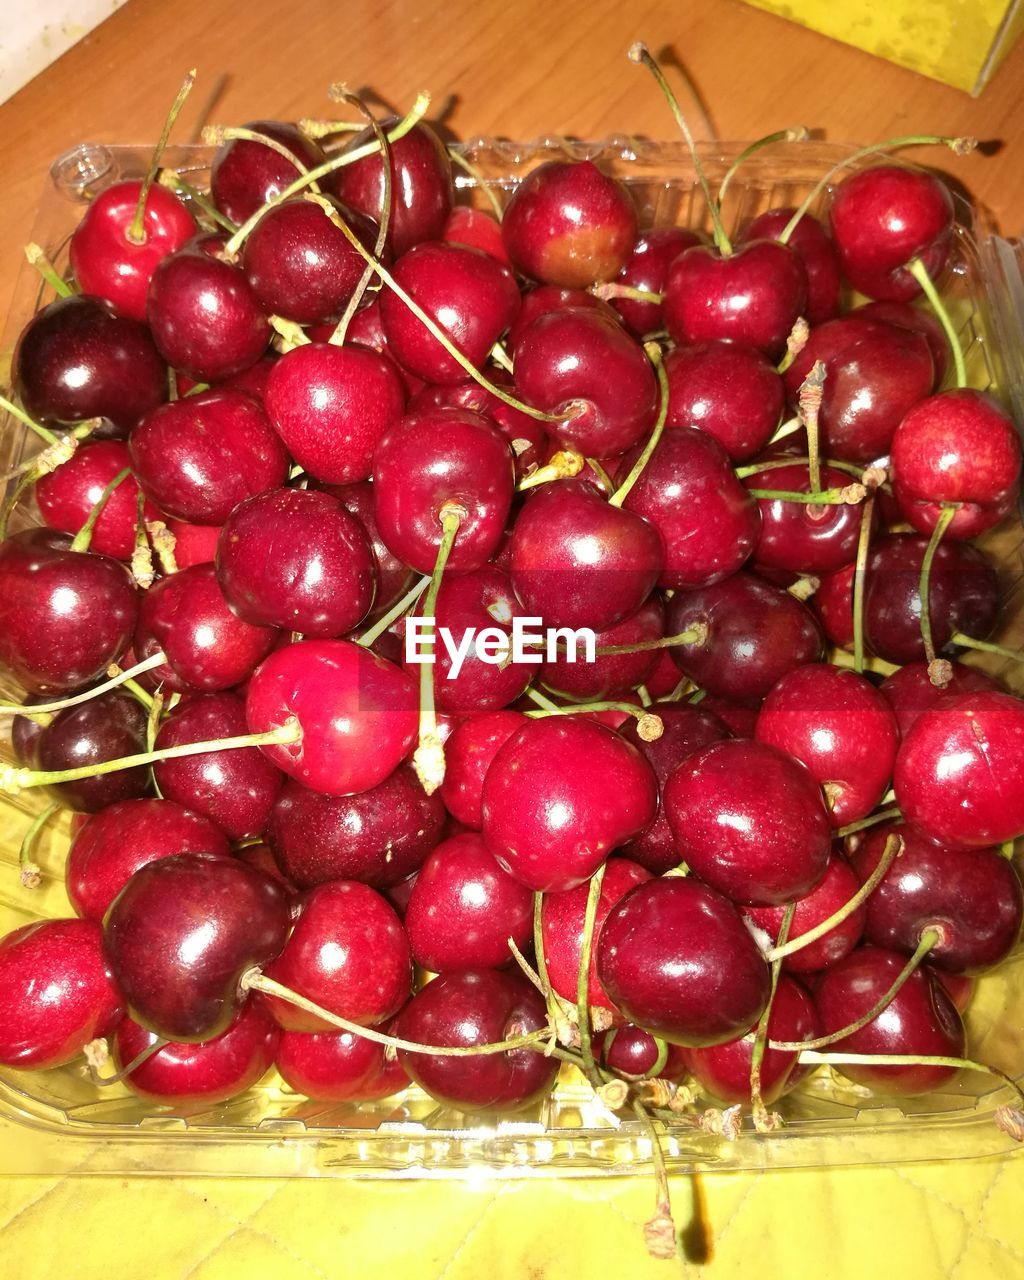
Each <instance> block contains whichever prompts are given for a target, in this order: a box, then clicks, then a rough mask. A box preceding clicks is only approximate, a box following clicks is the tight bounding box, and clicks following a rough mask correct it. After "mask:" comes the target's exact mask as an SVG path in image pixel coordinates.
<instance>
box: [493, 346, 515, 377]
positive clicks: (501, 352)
mask: <svg viewBox="0 0 1024 1280" xmlns="http://www.w3.org/2000/svg"><path fill="white" fill-rule="evenodd" d="M491 359H492V360H493V361H494V363H495V364H496V365H497V366H498V368H499V369H504V370H505V372H506V373H511V372H512V357H511V356H510V355H509V354H508V352H507V351H506V350H505V348H504V347H503V346H502V345H501V343H500V342H496V343H495V344H494V346H493V347H491Z"/></svg>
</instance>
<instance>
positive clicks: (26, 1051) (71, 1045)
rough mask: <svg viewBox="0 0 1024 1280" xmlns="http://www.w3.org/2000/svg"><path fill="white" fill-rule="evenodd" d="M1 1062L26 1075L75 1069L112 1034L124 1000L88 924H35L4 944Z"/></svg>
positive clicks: (0, 944) (0, 957)
mask: <svg viewBox="0 0 1024 1280" xmlns="http://www.w3.org/2000/svg"><path fill="white" fill-rule="evenodd" d="M0 1009H2V1010H3V1018H2V1019H0V1063H3V1065H4V1066H7V1067H17V1068H19V1069H24V1070H28V1069H31V1068H35V1069H39V1070H42V1069H46V1068H49V1067H61V1066H63V1065H64V1064H65V1063H67V1062H72V1061H73V1060H74V1059H75V1058H77V1057H78V1055H79V1054H80V1053H81V1052H82V1050H83V1049H84V1048H85V1046H86V1045H87V1044H88V1043H89V1041H90V1040H94V1039H96V1037H97V1036H105V1035H109V1034H110V1032H111V1031H112V1030H113V1029H114V1027H115V1026H116V1025H117V1023H118V1022H119V1021H120V1020H121V1018H122V1016H123V1015H124V1001H123V998H122V996H121V993H120V991H119V990H118V988H117V984H116V982H115V981H114V977H113V974H112V973H111V970H110V965H109V964H108V962H107V958H106V957H105V956H104V954H103V935H102V933H101V931H100V927H99V925H98V924H95V923H93V922H92V921H91V920H37V921H35V922H34V923H33V924H25V925H22V926H21V928H20V929H15V930H14V931H13V932H12V933H8V934H7V935H6V937H4V938H0Z"/></svg>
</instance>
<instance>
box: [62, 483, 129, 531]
mask: <svg viewBox="0 0 1024 1280" xmlns="http://www.w3.org/2000/svg"><path fill="white" fill-rule="evenodd" d="M131 473H132V469H131V467H125V468H124V470H123V471H119V472H118V473H117V475H116V476H114V478H113V480H111V481H110V482H109V484H107V485H106V487H105V488H104V490H103V492H102V493H101V494H100V496H99V497H98V498H97V499H96V501H95V502H94V503H93V506H92V510H91V511H90V512H89V514H88V516H87V517H86V521H85V524H83V525H82V527H81V529H79V531H78V532H77V533H76V534H75V536H74V538H73V539H72V542H71V546H70V548H69V550H71V551H88V550H89V547H90V546H91V544H92V535H93V533H94V532H95V530H96V522H97V521H98V520H99V518H100V516H101V515H102V514H103V508H104V507H105V506H106V505H107V503H108V502H109V500H110V495H111V494H112V493H113V492H114V490H115V489H116V488H117V486H118V485H119V484H123V483H124V481H125V480H127V479H128V477H129V476H130V475H131Z"/></svg>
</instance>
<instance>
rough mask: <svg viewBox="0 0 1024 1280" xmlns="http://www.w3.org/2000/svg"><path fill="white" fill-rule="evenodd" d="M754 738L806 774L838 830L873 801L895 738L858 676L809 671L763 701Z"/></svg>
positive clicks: (826, 668) (887, 771)
mask: <svg viewBox="0 0 1024 1280" xmlns="http://www.w3.org/2000/svg"><path fill="white" fill-rule="evenodd" d="M757 738H758V740H759V741H761V742H767V743H768V744H769V745H770V746H773V747H778V748H779V750H780V751H786V752H788V753H789V754H790V755H791V756H795V757H796V759H797V760H800V761H801V762H802V763H803V764H805V765H806V766H807V768H808V769H810V771H811V773H812V774H813V775H814V779H815V781H816V782H818V783H819V784H820V785H821V787H822V789H823V790H824V792H825V797H826V800H827V802H828V809H829V821H830V822H831V823H832V825H833V827H845V826H847V825H848V824H849V823H851V822H859V821H860V819H861V818H866V817H867V815H868V814H869V813H871V811H872V810H873V809H874V808H875V807H876V805H877V804H878V803H879V801H880V800H881V798H882V795H883V793H884V792H885V790H886V788H887V787H888V785H889V779H890V777H891V776H892V769H893V765H894V763H895V761H896V748H897V747H898V746H899V740H900V735H899V728H898V726H897V723H896V717H895V715H894V714H893V712H892V710H891V708H890V706H889V704H888V703H887V701H886V699H885V698H884V697H883V695H882V694H881V693H879V691H878V690H877V689H876V688H875V687H874V685H872V684H871V683H870V681H868V680H867V679H866V678H865V677H864V676H862V675H858V674H857V673H856V672H854V671H846V670H842V669H841V668H839V667H833V666H830V665H829V664H827V663H812V664H810V665H808V666H805V667H798V668H797V669H796V670H795V671H790V672H789V673H788V674H787V675H784V676H783V677H782V679H781V680H780V681H779V682H778V684H776V685H775V687H774V688H773V689H772V690H771V692H770V693H769V694H768V696H767V697H766V698H765V700H764V703H763V704H762V707H761V713H760V715H759V716H758V720H757Z"/></svg>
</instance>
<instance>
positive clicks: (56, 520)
mask: <svg viewBox="0 0 1024 1280" xmlns="http://www.w3.org/2000/svg"><path fill="white" fill-rule="evenodd" d="M129 465H130V459H129V456H128V450H127V449H126V448H125V446H124V445H123V444H122V443H121V442H120V441H119V440H95V441H93V442H92V443H89V444H83V445H80V446H79V447H78V449H76V450H75V452H74V454H73V456H72V457H71V458H69V459H68V461H67V462H65V463H63V464H62V465H61V466H59V467H58V468H57V469H56V470H55V471H51V472H50V473H49V475H45V476H40V477H39V479H38V480H37V481H36V502H37V503H38V504H39V511H40V514H41V515H42V517H43V520H44V521H45V522H46V524H48V525H49V527H50V528H51V529H58V530H60V531H61V532H62V533H70V534H75V533H77V532H78V531H79V529H81V527H82V525H83V524H85V522H86V519H87V518H88V516H89V513H90V512H91V511H92V509H93V507H94V506H95V504H96V503H97V502H99V500H100V498H101V496H102V494H103V490H104V489H105V488H106V487H107V485H108V484H109V483H110V482H111V480H113V479H114V478H115V476H117V475H119V474H120V473H121V472H122V471H123V470H124V469H125V468H126V467H127V466H129ZM138 493H139V486H138V484H137V483H136V480H135V477H134V476H130V475H129V476H126V477H125V478H124V479H123V480H122V481H121V483H120V484H119V485H118V486H117V488H116V489H114V490H112V491H111V494H110V496H109V498H107V500H106V502H105V503H104V506H103V510H102V511H101V512H100V517H99V519H98V520H97V521H96V524H95V525H94V526H93V531H92V541H91V542H90V543H89V546H90V548H91V550H93V551H97V552H99V554H100V555H103V556H113V557H114V558H115V559H116V560H129V559H131V554H132V551H133V550H134V549H135V522H136V518H137V510H138V507H137V499H138ZM148 514H149V515H155V514H156V513H155V511H153V510H152V509H151V510H150V511H149V513H148Z"/></svg>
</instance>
